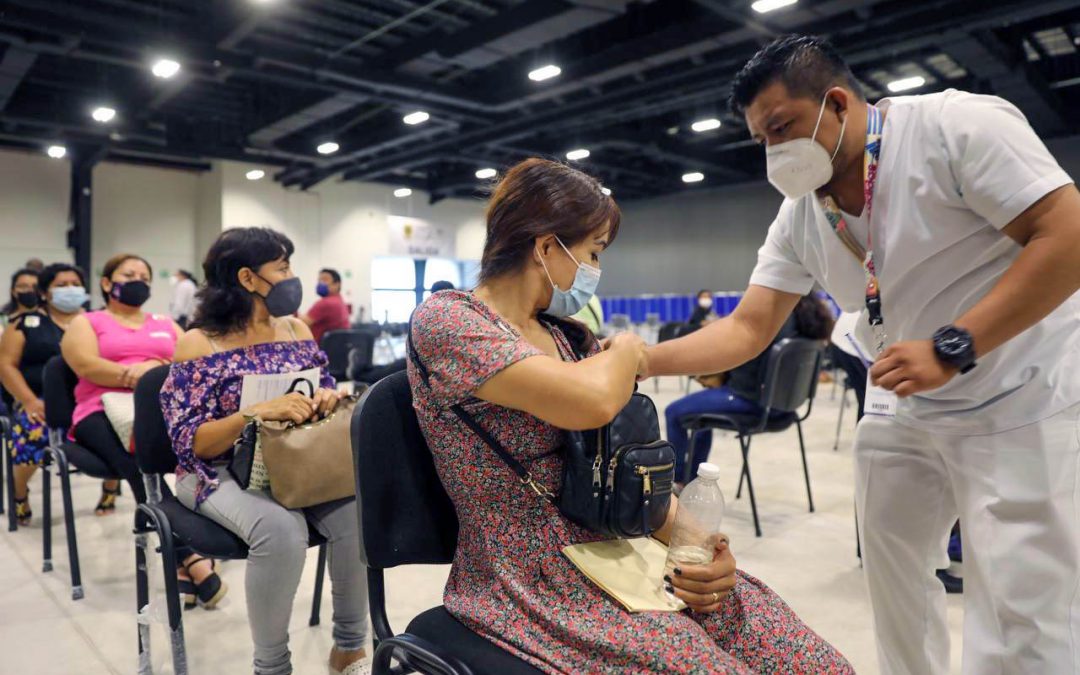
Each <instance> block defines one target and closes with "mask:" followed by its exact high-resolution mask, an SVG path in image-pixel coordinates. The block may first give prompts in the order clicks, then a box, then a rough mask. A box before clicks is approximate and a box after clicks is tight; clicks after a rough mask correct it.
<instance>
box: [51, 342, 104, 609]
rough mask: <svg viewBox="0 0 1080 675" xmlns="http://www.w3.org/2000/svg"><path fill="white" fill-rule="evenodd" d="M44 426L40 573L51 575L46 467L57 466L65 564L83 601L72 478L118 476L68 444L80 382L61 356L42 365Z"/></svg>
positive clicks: (73, 589) (74, 591)
mask: <svg viewBox="0 0 1080 675" xmlns="http://www.w3.org/2000/svg"><path fill="white" fill-rule="evenodd" d="M43 380H44V391H43V394H44V400H45V425H46V426H47V427H48V428H49V447H48V450H47V451H46V461H45V465H44V466H42V467H41V501H42V507H41V510H42V525H41V527H42V555H43V558H44V562H43V563H42V568H41V569H42V571H43V572H51V571H52V568H53V564H52V498H51V491H52V489H51V483H52V479H51V476H50V473H49V464H50V463H51V462H55V463H56V473H57V474H58V475H59V476H60V495H61V497H62V499H63V502H64V528H65V530H66V533H67V546H68V561H69V564H70V565H71V597H72V599H73V600H80V599H82V597H83V587H82V572H81V570H80V568H79V542H78V538H77V537H76V535H75V509H74V508H73V507H72V503H71V474H72V473H81V474H84V475H86V476H90V477H91V478H99V479H102V480H118V479H119V476H117V475H116V472H115V471H113V469H112V467H110V466H109V465H108V464H107V463H105V460H103V459H101V458H100V457H98V456H97V455H95V454H94V453H93V452H91V451H90V450H88V449H86V448H84V447H83V446H81V445H79V444H78V443H75V442H74V441H69V440H68V438H67V432H68V430H69V429H70V428H71V415H72V413H73V412H74V411H75V385H76V384H77V383H78V381H79V378H78V377H77V376H76V375H75V372H74V371H73V370H71V367H70V366H68V364H67V363H66V362H65V361H64V359H63V357H61V356H54V357H52V358H51V359H49V361H48V363H46V364H45V370H44V375H43Z"/></svg>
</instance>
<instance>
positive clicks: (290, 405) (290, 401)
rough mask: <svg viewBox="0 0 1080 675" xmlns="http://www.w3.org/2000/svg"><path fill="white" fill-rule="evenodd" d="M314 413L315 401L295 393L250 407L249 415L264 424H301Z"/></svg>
mask: <svg viewBox="0 0 1080 675" xmlns="http://www.w3.org/2000/svg"><path fill="white" fill-rule="evenodd" d="M319 391H320V392H321V391H323V390H321V389H320V390H319ZM316 396H318V393H316ZM315 412H316V410H315V400H314V399H310V398H308V397H307V396H304V395H303V394H301V393H299V392H295V391H294V392H293V393H291V394H285V395H284V396H279V397H278V398H274V399H270V400H269V401H264V402H262V403H257V404H255V405H253V406H251V413H252V414H254V415H257V416H258V417H259V419H261V420H263V421H266V422H293V423H295V424H303V423H304V422H307V421H308V420H310V419H311V418H312V416H313V415H314V414H315Z"/></svg>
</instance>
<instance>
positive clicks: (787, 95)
mask: <svg viewBox="0 0 1080 675" xmlns="http://www.w3.org/2000/svg"><path fill="white" fill-rule="evenodd" d="M730 103H731V107H732V109H733V110H734V111H735V112H737V113H739V114H742V115H744V116H745V119H746V123H747V126H748V127H749V130H750V133H751V134H752V135H753V138H754V139H755V140H756V141H758V142H759V143H760V144H761V145H762V146H764V152H765V155H766V160H767V166H768V177H769V181H770V182H771V183H772V184H773V185H774V186H775V187H776V188H777V189H778V190H779V191H780V192H781V193H783V194H784V196H785V197H786V198H787V199H785V200H784V202H783V204H782V205H781V206H780V211H779V213H778V214H777V216H776V220H775V221H773V223H772V225H771V227H770V228H769V233H768V236H767V238H766V240H765V244H764V246H763V247H762V248H761V250H760V251H759V252H758V262H757V267H756V268H755V270H754V272H753V275H752V277H751V279H750V286H749V288H748V290H747V291H746V295H745V296H744V298H743V300H742V302H741V303H740V304H739V306H738V308H737V309H736V310H735V312H734V314H732V315H731V316H729V317H727V318H724V319H721V320H720V321H717V322H715V323H713V324H711V325H709V326H707V327H705V328H703V329H702V330H700V331H698V332H696V333H693V334H691V335H689V336H687V337H684V338H681V339H678V340H673V341H670V342H665V343H662V344H660V345H657V346H656V347H653V348H651V350H650V365H649V372H650V374H651V375H676V374H697V373H715V372H720V371H726V370H731V369H732V368H734V367H735V366H737V365H739V364H740V363H743V362H744V361H747V360H749V359H751V358H753V357H754V356H756V355H757V354H758V353H760V352H761V351H762V350H763V349H765V347H766V346H767V345H768V344H769V343H770V341H771V340H772V338H773V336H774V335H775V334H776V332H777V330H778V329H779V328H780V326H781V325H782V324H783V322H784V319H785V318H786V317H787V316H788V314H790V312H791V310H792V308H793V307H794V306H795V303H796V302H797V301H798V299H799V297H800V296H801V295H803V294H805V293H807V292H809V291H810V289H811V287H812V286H813V285H814V282H815V281H816V282H817V283H820V284H821V286H822V287H824V289H825V290H826V291H827V292H828V293H829V294H831V295H832V297H833V298H835V299H836V301H837V302H838V303H839V305H840V306H841V308H842V309H843V310H844V311H861V312H862V316H861V317H860V319H859V321H858V325H857V328H856V331H855V332H856V335H855V338H856V339H857V340H858V342H859V343H860V345H862V346H863V347H864V348H865V351H866V352H867V354H868V356H870V357H871V358H872V359H873V360H874V364H873V366H872V368H871V370H870V379H871V382H870V385H871V386H869V387H868V391H867V397H866V413H867V415H866V417H865V418H864V419H863V421H862V423H861V424H860V426H859V430H858V433H857V435H856V441H855V460H856V476H857V478H856V482H857V484H856V503H857V508H858V516H859V524H860V529H861V535H862V545H863V549H862V550H863V558H864V562H865V571H866V578H867V582H868V585H869V593H870V601H871V605H872V609H873V615H874V627H875V632H876V635H877V641H878V657H879V663H880V667H881V671H882V672H883V673H889V674H892V673H897V674H900V673H903V674H907V673H911V674H918V675H923V674H937V673H946V672H948V669H949V631H948V626H947V625H946V617H945V607H946V605H945V591H944V589H943V588H942V586H941V583H940V582H939V581H938V580H937V578H936V577H935V575H934V570H935V569H937V568H940V567H944V566H945V564H946V560H945V542H946V540H947V537H948V534H949V529H950V528H951V527H952V525H953V523H954V522H955V521H956V519H957V517H959V519H960V522H961V524H962V527H963V531H964V539H963V545H964V551H963V554H964V603H965V606H964V610H965V612H964V640H963V659H962V662H963V671H964V673H969V674H972V675H975V674H977V675H995V674H1007V675H1013V674H1015V673H1046V674H1049V673H1053V674H1054V675H1063V674H1065V673H1080V485H1078V475H1077V474H1078V470H1080V464H1078V457H1080V420H1078V418H1080V294H1078V293H1077V290H1078V289H1080V194H1078V192H1077V190H1076V187H1075V186H1074V185H1073V181H1072V179H1071V178H1069V176H1068V175H1066V173H1065V172H1064V171H1062V170H1061V168H1060V167H1059V166H1058V164H1057V162H1056V161H1055V160H1054V158H1053V157H1052V156H1051V155H1050V153H1049V152H1048V151H1047V149H1046V147H1045V146H1044V145H1043V143H1042V141H1041V140H1040V139H1039V137H1038V136H1037V135H1036V134H1035V132H1034V131H1033V130H1032V129H1031V127H1030V126H1029V125H1028V123H1027V120H1026V119H1025V118H1024V116H1023V115H1022V114H1021V113H1020V111H1019V110H1017V109H1016V107H1014V106H1013V105H1012V104H1010V103H1009V102H1008V101H1005V100H1003V99H1001V98H997V97H994V96H982V95H976V94H969V93H965V92H961V91H955V90H947V91H944V92H940V93H934V94H927V95H922V96H900V97H895V98H887V99H884V100H882V101H880V102H878V103H877V104H876V105H874V106H871V105H869V104H868V103H867V101H866V100H865V99H864V97H863V94H862V92H861V90H860V87H859V84H858V83H857V81H856V80H855V78H854V76H853V75H852V73H851V71H850V70H849V69H848V67H847V66H846V64H845V63H844V62H843V60H842V59H841V58H840V57H839V55H838V54H837V53H836V51H835V50H834V49H833V48H832V47H831V46H830V45H829V43H828V42H826V41H823V40H821V39H819V38H812V37H805V36H789V37H785V38H780V39H778V40H777V41H775V42H773V43H772V44H770V45H768V46H767V47H765V48H763V49H762V50H761V51H759V52H758V53H757V55H755V56H754V58H753V59H751V60H750V61H749V62H748V63H747V64H746V65H745V66H744V67H743V69H742V70H741V71H740V72H739V73H738V75H737V76H736V77H735V80H734V83H733V85H732V95H731V101H730Z"/></svg>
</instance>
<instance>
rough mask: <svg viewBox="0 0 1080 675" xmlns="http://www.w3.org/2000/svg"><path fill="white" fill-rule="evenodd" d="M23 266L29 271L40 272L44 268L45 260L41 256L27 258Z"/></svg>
mask: <svg viewBox="0 0 1080 675" xmlns="http://www.w3.org/2000/svg"><path fill="white" fill-rule="evenodd" d="M23 267H25V268H26V269H28V270H30V271H31V272H36V273H37V274H41V272H42V271H43V270H44V269H45V261H43V260H42V259H41V258H29V259H27V261H26V263H25V264H24V265H23Z"/></svg>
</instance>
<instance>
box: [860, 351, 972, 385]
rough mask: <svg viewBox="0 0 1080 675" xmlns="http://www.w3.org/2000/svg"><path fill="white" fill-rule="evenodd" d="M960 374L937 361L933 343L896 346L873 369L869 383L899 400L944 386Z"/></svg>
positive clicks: (886, 352)
mask: <svg viewBox="0 0 1080 675" xmlns="http://www.w3.org/2000/svg"><path fill="white" fill-rule="evenodd" d="M958 372H959V370H957V369H956V368H955V367H953V366H949V365H946V364H944V363H942V362H941V361H939V360H938V357H937V354H936V353H934V343H933V342H932V341H931V340H914V341H911V342H897V343H896V344H894V345H892V346H891V347H889V348H888V349H886V350H885V352H884V353H883V354H882V355H881V356H880V357H878V360H877V362H876V363H875V364H874V365H873V367H871V368H870V382H871V383H872V384H874V385H875V386H878V387H881V388H882V389H887V390H889V391H891V392H894V393H895V394H896V395H897V396H899V397H900V398H905V397H908V396H911V395H912V394H917V393H919V392H921V391H930V390H932V389H937V388H939V387H943V386H945V384H946V383H948V381H949V380H951V379H953V378H954V377H956V374H957V373H958Z"/></svg>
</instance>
